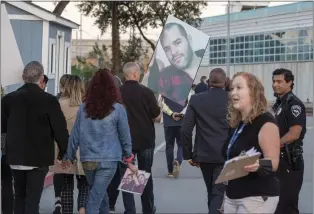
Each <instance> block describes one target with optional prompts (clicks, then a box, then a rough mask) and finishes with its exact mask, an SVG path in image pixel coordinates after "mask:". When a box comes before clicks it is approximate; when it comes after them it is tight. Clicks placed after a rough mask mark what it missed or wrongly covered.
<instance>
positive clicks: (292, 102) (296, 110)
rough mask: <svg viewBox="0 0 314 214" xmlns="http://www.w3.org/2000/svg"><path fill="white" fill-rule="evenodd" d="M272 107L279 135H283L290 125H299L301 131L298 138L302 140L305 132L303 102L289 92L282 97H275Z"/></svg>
mask: <svg viewBox="0 0 314 214" xmlns="http://www.w3.org/2000/svg"><path fill="white" fill-rule="evenodd" d="M274 108H275V109H274V111H275V117H276V119H277V122H278V125H279V130H280V137H283V136H284V135H285V134H286V133H287V132H288V131H289V128H290V127H292V126H295V125H300V126H302V131H301V135H300V138H299V140H303V138H304V135H305V133H306V112H305V106H304V104H303V102H302V101H301V100H300V99H299V98H298V97H296V96H295V95H294V94H293V93H292V92H289V93H287V94H285V95H284V96H283V97H281V98H277V101H276V103H275V105H274Z"/></svg>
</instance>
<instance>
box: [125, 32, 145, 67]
mask: <svg viewBox="0 0 314 214" xmlns="http://www.w3.org/2000/svg"><path fill="white" fill-rule="evenodd" d="M142 43H143V41H142V39H141V38H140V37H137V36H136V35H135V34H133V35H132V36H131V38H130V39H129V40H128V43H127V45H124V46H122V48H121V61H122V65H123V64H125V63H127V62H136V61H137V62H138V61H139V59H140V57H141V56H143V55H145V54H147V52H148V50H147V49H146V50H144V48H143V45H142Z"/></svg>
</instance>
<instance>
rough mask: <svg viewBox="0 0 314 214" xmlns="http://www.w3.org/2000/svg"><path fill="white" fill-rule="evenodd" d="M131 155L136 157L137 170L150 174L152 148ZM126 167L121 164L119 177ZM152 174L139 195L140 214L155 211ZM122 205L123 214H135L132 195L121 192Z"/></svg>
mask: <svg viewBox="0 0 314 214" xmlns="http://www.w3.org/2000/svg"><path fill="white" fill-rule="evenodd" d="M133 154H134V155H136V156H137V161H138V169H139V170H143V171H146V172H149V173H152V166H153V158H154V148H151V149H145V150H136V151H133ZM125 171H126V166H125V165H123V164H121V170H120V172H121V176H123V175H124V173H125ZM152 176H153V175H152V174H151V176H150V177H149V179H148V181H147V184H146V187H145V189H144V192H143V194H142V195H141V202H142V213H143V214H154V213H155V211H156V208H155V204H154V191H153V189H154V187H153V178H152ZM122 197H123V204H124V209H125V212H124V214H136V209H135V201H134V195H133V194H131V193H127V192H122Z"/></svg>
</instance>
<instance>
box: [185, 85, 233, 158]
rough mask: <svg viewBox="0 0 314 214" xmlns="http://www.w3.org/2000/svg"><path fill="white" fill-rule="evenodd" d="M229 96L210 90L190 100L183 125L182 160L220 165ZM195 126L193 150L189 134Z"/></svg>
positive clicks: (226, 135)
mask: <svg viewBox="0 0 314 214" xmlns="http://www.w3.org/2000/svg"><path fill="white" fill-rule="evenodd" d="M227 105H228V92H227V91H225V90H224V89H221V88H211V89H209V90H208V91H206V92H203V93H200V94H195V95H193V96H192V97H191V100H190V103H189V105H188V108H187V111H186V113H185V116H184V119H183V124H182V136H181V140H182V143H183V157H184V159H185V160H188V159H193V161H195V162H199V163H201V162H203V163H223V162H224V161H225V160H224V157H222V155H221V149H222V147H223V145H224V143H225V141H226V139H227V137H228V130H229V125H228V122H227ZM195 125H196V135H195V144H194V148H192V147H193V145H192V132H193V128H194V126H195Z"/></svg>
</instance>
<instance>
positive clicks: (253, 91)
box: [227, 72, 267, 128]
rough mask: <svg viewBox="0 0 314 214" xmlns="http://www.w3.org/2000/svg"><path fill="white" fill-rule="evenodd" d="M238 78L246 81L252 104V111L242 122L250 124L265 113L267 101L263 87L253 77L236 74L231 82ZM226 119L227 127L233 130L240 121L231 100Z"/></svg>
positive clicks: (241, 73) (245, 74)
mask: <svg viewBox="0 0 314 214" xmlns="http://www.w3.org/2000/svg"><path fill="white" fill-rule="evenodd" d="M239 76H241V77H243V78H244V79H245V80H246V83H247V86H248V88H249V90H250V98H251V104H252V110H251V112H250V114H249V115H248V117H247V118H246V119H245V120H244V121H243V122H244V123H251V122H252V121H253V120H254V119H255V118H256V117H257V116H259V115H261V114H263V113H265V112H267V100H266V97H265V94H264V86H263V84H262V82H261V81H260V80H259V79H258V78H257V77H256V76H255V75H253V74H250V73H247V72H239V73H236V74H235V75H234V76H233V78H232V81H233V80H234V79H235V78H236V77H239ZM232 81H231V84H230V85H232ZM227 119H228V121H229V125H230V126H231V127H232V128H235V127H236V126H237V125H238V124H239V123H240V121H241V120H242V116H241V112H240V111H239V110H237V109H235V108H234V107H233V104H232V100H231V99H229V103H228V116H227Z"/></svg>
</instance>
